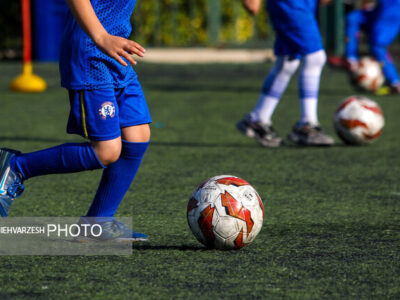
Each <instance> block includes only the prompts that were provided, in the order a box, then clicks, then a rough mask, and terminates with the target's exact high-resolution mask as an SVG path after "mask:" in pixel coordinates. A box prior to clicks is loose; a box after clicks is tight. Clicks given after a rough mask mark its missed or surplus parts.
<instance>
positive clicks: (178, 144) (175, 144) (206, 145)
mask: <svg viewBox="0 0 400 300" xmlns="http://www.w3.org/2000/svg"><path fill="white" fill-rule="evenodd" d="M2 141H13V142H30V143H37V142H39V143H54V144H60V143H74V142H78V143H79V142H82V140H80V139H72V140H69V139H58V138H46V137H23V136H13V137H10V136H0V143H1V142H2ZM151 146H153V147H154V146H161V147H189V148H200V147H203V148H224V147H225V148H254V147H259V148H263V147H262V146H259V145H257V143H254V144H253V143H251V144H250V143H243V144H239V143H208V142H205V143H203V142H157V141H152V142H151ZM342 147H354V146H349V145H345V144H342V143H336V144H334V145H333V146H320V147H318V146H314V147H308V146H303V145H295V144H290V143H286V144H284V145H282V146H281V148H286V149H305V148H307V149H327V148H342ZM355 147H356V146H355ZM265 149H266V150H267V151H268V150H269V151H273V150H277V149H280V148H265Z"/></svg>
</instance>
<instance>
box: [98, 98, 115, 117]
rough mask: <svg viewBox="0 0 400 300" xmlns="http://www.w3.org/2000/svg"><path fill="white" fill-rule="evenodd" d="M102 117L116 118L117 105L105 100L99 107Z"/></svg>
mask: <svg viewBox="0 0 400 300" xmlns="http://www.w3.org/2000/svg"><path fill="white" fill-rule="evenodd" d="M99 115H100V118H102V119H103V120H107V119H108V118H114V116H115V105H114V103H112V102H110V101H107V102H103V103H102V104H101V106H100V108H99Z"/></svg>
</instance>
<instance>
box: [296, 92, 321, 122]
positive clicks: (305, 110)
mask: <svg viewBox="0 0 400 300" xmlns="http://www.w3.org/2000/svg"><path fill="white" fill-rule="evenodd" d="M317 108H318V99H317V98H303V99H301V100H300V112H301V115H300V123H307V122H308V123H311V124H318V116H317Z"/></svg>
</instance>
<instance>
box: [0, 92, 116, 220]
mask: <svg viewBox="0 0 400 300" xmlns="http://www.w3.org/2000/svg"><path fill="white" fill-rule="evenodd" d="M69 96H70V104H71V112H70V117H69V121H68V128H67V131H68V132H69V133H77V134H80V135H82V136H84V137H87V138H89V139H90V140H93V141H97V142H94V144H92V143H88V142H87V143H66V144H62V145H58V146H55V147H52V148H48V149H44V150H40V151H36V152H31V153H24V154H21V153H19V152H18V151H13V150H11V151H10V150H6V149H2V150H1V153H0V161H2V162H3V164H2V165H1V166H0V175H1V179H0V180H1V181H0V182H3V184H2V185H1V191H0V204H1V205H0V213H1V215H2V216H4V217H5V216H7V215H8V212H9V208H10V205H11V203H12V201H13V199H14V198H15V197H16V196H18V194H20V193H17V192H15V191H21V186H22V182H23V181H24V180H27V179H29V178H32V177H36V176H41V175H47V174H60V173H73V172H80V171H85V170H94V169H100V168H105V167H106V166H107V165H109V164H111V163H113V162H114V161H116V160H117V159H118V157H119V155H120V152H121V138H120V135H121V130H120V127H119V120H118V119H116V118H117V115H116V110H115V104H114V102H115V99H114V100H113V97H114V90H113V89H111V90H93V91H69ZM104 99H106V101H104ZM113 101H114V102H113ZM13 186H14V188H13ZM17 187H20V188H17ZM14 190H15V191H14Z"/></svg>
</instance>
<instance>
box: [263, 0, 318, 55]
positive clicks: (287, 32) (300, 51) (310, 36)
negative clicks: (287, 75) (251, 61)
mask: <svg viewBox="0 0 400 300" xmlns="http://www.w3.org/2000/svg"><path fill="white" fill-rule="evenodd" d="M317 6H318V0H268V3H267V8H268V13H269V16H270V19H271V22H272V24H273V27H274V29H275V32H276V40H275V54H276V55H291V56H304V55H307V54H309V53H313V52H316V51H318V50H321V49H323V46H322V40H321V34H320V32H319V27H318V22H317V19H316V12H317Z"/></svg>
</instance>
